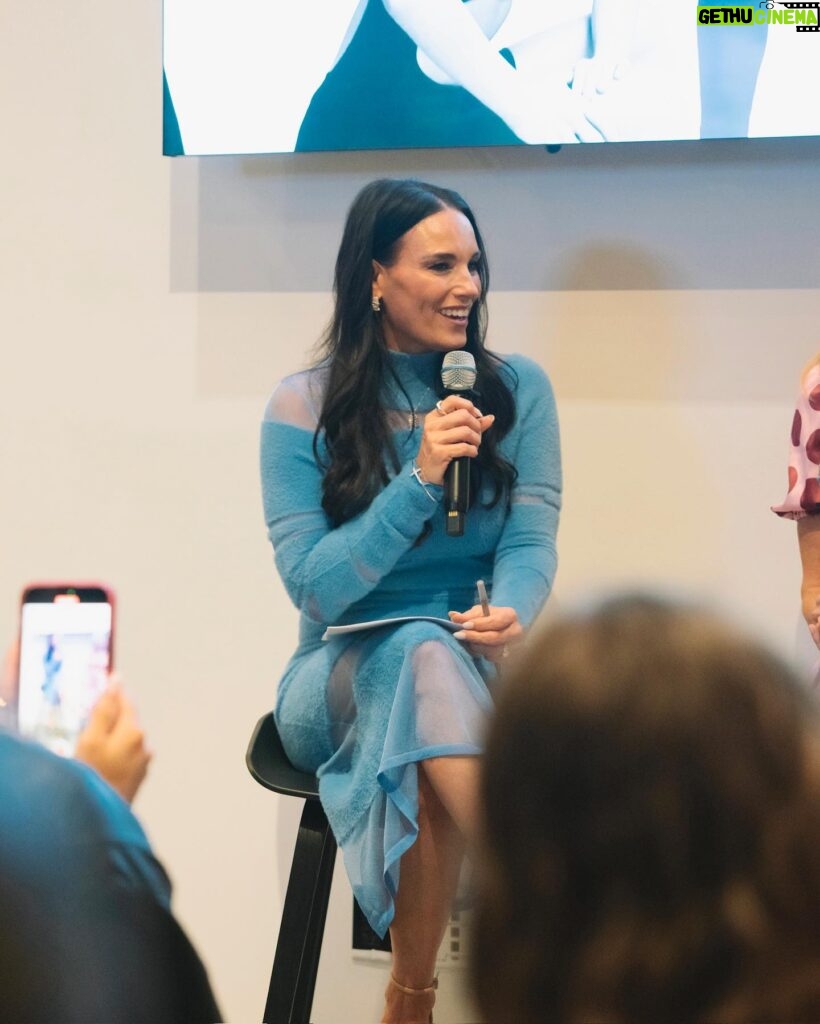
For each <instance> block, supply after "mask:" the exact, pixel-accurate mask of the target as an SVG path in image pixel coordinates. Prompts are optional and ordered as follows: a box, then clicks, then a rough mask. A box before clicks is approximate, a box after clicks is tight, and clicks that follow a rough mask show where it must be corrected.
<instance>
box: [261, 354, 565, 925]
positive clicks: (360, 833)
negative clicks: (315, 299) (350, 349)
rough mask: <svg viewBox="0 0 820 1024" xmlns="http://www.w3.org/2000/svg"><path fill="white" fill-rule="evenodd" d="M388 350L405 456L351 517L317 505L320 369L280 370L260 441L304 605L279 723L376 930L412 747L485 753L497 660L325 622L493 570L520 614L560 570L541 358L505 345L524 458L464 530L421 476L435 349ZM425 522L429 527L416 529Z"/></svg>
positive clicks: (471, 582) (265, 479)
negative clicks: (453, 533) (333, 519)
mask: <svg viewBox="0 0 820 1024" xmlns="http://www.w3.org/2000/svg"><path fill="white" fill-rule="evenodd" d="M390 359H391V365H392V367H393V369H394V371H395V374H396V376H397V378H398V380H399V381H400V382H401V385H402V386H401V387H399V386H398V384H397V382H396V381H395V380H390V381H388V382H386V383H385V392H384V401H385V406H386V407H387V408H388V409H389V417H390V421H391V425H392V427H393V429H394V431H395V434H394V437H395V441H396V448H397V451H398V454H399V457H400V459H401V461H402V467H401V469H400V471H399V472H398V473H396V474H395V476H393V477H392V478H391V480H390V482H389V483H388V484H387V486H386V487H384V489H383V490H382V491H381V492H380V493H379V494H378V495H377V496H376V498H374V500H373V501H372V503H371V504H370V506H369V507H368V508H367V509H366V510H365V511H364V512H362V513H360V514H359V515H357V516H356V517H355V518H354V519H351V520H350V521H348V522H346V523H344V524H343V525H342V526H340V527H338V528H336V529H332V528H331V526H330V524H329V522H328V519H327V517H326V515H325V513H324V511H323V510H322V506H321V497H322V495H321V485H322V473H321V469H320V467H319V466H318V465H317V462H316V459H315V458H314V453H313V433H314V429H315V427H316V423H317V420H318V415H319V411H320V409H321V404H322V395H323V389H324V387H325V382H326V379H327V370H326V368H324V367H322V366H319V367H315V368H313V369H310V370H306V371H303V372H302V373H298V374H294V375H293V376H291V377H287V378H286V379H285V380H283V381H282V382H281V384H279V386H278V387H277V388H276V390H275V391H274V393H273V396H272V397H271V400H270V402H269V403H268V407H267V410H266V414H265V420H264V422H263V424H262V446H261V471H262V491H263V499H264V507H265V518H266V521H267V526H268V535H269V537H270V540H271V542H272V544H273V548H274V552H275V559H276V566H277V568H278V570H279V573H280V575H281V577H282V580H283V582H284V584H285V587H286V588H287V591H288V594H289V595H290V597H291V598H292V600H293V601H294V603H295V604H296V606H297V608H299V610H300V612H301V619H300V629H299V646H298V648H297V650H296V653H295V654H294V655H293V657H292V658H291V660H290V662H289V663H288V666H287V668H286V670H285V674H284V675H283V677H282V679H281V682H280V684H279V689H278V695H277V701H276V708H275V716H276V721H277V723H278V726H279V730H280V732H281V734H282V740H283V742H284V745H285V749H286V751H287V754H288V757H290V759H291V761H292V762H293V763H294V764H295V765H296V766H297V767H299V768H302V769H304V770H306V771H315V772H316V773H317V775H318V776H319V794H320V798H321V800H322V804H323V806H324V808H325V811H326V812H327V816H328V819H329V821H330V824H331V827H332V829H333V832H334V834H335V836H336V839H337V841H338V843H339V846H340V848H341V850H342V852H343V855H344V860H345V866H346V868H347V873H348V876H349V878H350V882H351V885H352V887H353V891H354V894H355V896H356V899H357V900H358V902H359V905H360V906H361V908H362V910H363V912H364V914H365V915H366V917H367V919H368V920H369V922H370V924H371V926H372V927H373V928H374V930H375V931H376V932H378V933H379V934H380V935H383V934H384V933H385V931H386V930H387V928H388V926H389V924H390V922H391V920H392V918H393V912H394V904H393V901H394V898H395V895H396V892H397V890H398V884H399V859H400V858H401V856H402V854H403V853H404V852H405V851H406V850H407V849H408V848H409V847H410V846H411V845H412V843H413V842H414V840H415V838H416V835H417V833H418V775H417V768H418V762H419V761H422V760H424V759H425V758H429V757H436V756H440V755H447V754H451V755H452V754H467V755H475V754H479V753H480V752H481V750H482V740H483V733H484V728H485V723H486V719H487V715H488V713H489V711H490V710H491V708H492V696H491V690H492V687H493V685H494V680H495V675H496V673H495V669H494V667H493V666H491V665H490V664H489V663H487V662H485V661H484V660H483V659H475V658H473V657H471V655H470V654H469V653H468V651H467V650H466V648H465V646H464V645H463V644H462V643H461V642H459V641H458V640H455V639H454V638H453V636H452V634H451V633H449V632H448V631H447V630H445V629H444V628H443V627H441V626H438V625H436V624H435V623H430V622H410V623H405V624H402V625H398V626H390V627H381V628H379V629H374V630H369V631H366V632H358V633H348V634H343V635H340V636H336V637H334V638H333V639H331V640H329V641H323V640H322V639H321V637H322V634H323V632H324V630H325V627H326V626H328V625H331V624H346V623H352V622H360V621H366V620H371V619H378V618H387V617H391V616H398V615H434V616H438V617H441V618H446V617H447V612H448V611H451V610H454V611H466V610H467V609H468V608H470V607H472V605H473V604H474V603H475V602H476V596H475V581H476V580H477V579H484V580H485V581H486V582H487V583H488V584H489V585H490V586H491V596H490V600H491V602H492V603H493V604H495V605H499V606H511V607H513V608H515V610H516V611H517V613H518V617H519V619H520V621H521V623H522V624H523V625H524V626H525V627H526V626H528V625H529V624H530V623H531V622H532V620H533V618H534V617H535V616H536V614H537V613H538V611H539V609H540V608H541V606H542V605H543V603H544V601H545V600H546V598H547V595H548V594H549V591H550V588H551V586H552V581H553V577H554V575H555V567H556V551H555V536H556V531H557V527H558V513H559V508H560V498H561V468H560V458H559V443H558V424H557V419H556V414H555V401H554V398H553V395H552V390H551V388H550V385H549V382H548V380H547V378H546V376H545V374H544V373H543V371H542V370H541V369H540V368H539V367H538V366H537V365H536V364H535V363H533V362H532V361H531V360H529V359H525V358H524V357H521V356H513V357H510V358H508V359H507V360H506V362H507V367H505V368H503V369H502V372H503V373H504V374H505V376H506V379H507V380H508V383H509V384H510V387H511V388H512V390H513V394H514V396H515V403H516V416H517V418H516V422H515V425H514V426H513V428H512V430H511V431H510V433H509V434H508V435H507V436H506V437H505V438H504V440H503V442H502V443H501V449H502V452H503V454H504V456H505V457H506V458H507V459H508V460H509V461H510V462H512V463H513V465H515V466H516V468H517V469H518V480H517V482H516V485H515V487H514V489H513V493H512V501H511V505H510V507H509V509H507V508H506V507H505V506H504V503H503V502H499V503H498V504H497V505H496V506H495V507H494V508H485V507H483V506H482V503H481V502H478V503H476V504H475V505H474V507H473V508H472V509H471V510H470V513H469V515H468V519H467V528H466V531H465V535H464V536H463V537H458V538H453V537H448V536H446V533H445V524H444V512H443V504H442V496H443V488H441V487H438V486H435V485H428V486H427V488H426V490H425V489H424V488H423V487H422V486H421V485H420V484H419V483H418V481H417V480H416V479H415V478H414V477H413V476H412V475H411V470H412V466H413V460H414V457H415V456H416V454H417V452H418V447H419V443H420V440H421V418H422V417H423V416H424V415H425V414H426V413H427V412H429V411H430V410H431V409H432V408H433V406H434V405H435V403H436V401H437V399H438V398H439V392H440V370H441V360H442V355H441V353H424V354H421V355H407V354H404V353H393V352H391V353H390ZM511 370H512V371H514V372H511ZM405 392H406V395H405ZM407 397H409V399H410V408H408V401H407ZM414 421H415V424H416V426H415V427H414V426H413V423H414ZM490 429H492V428H490ZM320 451H321V449H320ZM428 520H429V522H430V525H431V527H432V532H431V533H430V534H429V535H428V536H427V537H426V538H424V539H423V540H422V541H421V542H420V543H417V541H418V540H419V537H420V535H421V534H422V531H423V530H424V527H425V524H426V523H427V522H428Z"/></svg>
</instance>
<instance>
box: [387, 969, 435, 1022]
mask: <svg viewBox="0 0 820 1024" xmlns="http://www.w3.org/2000/svg"><path fill="white" fill-rule="evenodd" d="M391 986H392V987H393V988H396V989H398V990H399V992H403V993H404V994H405V995H406V996H412V997H413V1000H414V1005H413V1009H414V1012H415V1010H416V1005H415V1001H416V1000H418V1013H419V1018H418V1021H415V1020H414V1021H413V1022H412V1024H433V1006H434V1005H435V1002H436V989H437V988H438V978H433V983H432V984H431V985H430V986H429V987H428V988H408V987H407V986H406V985H400V984H399V983H398V982H397V981H396V979H395V978H394V977H393V975H392V974H391V975H390V981H389V982H388V985H387V987H388V990H389V989H390V987H391ZM383 1024H385V1022H383Z"/></svg>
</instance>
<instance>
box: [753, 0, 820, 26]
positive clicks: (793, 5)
mask: <svg viewBox="0 0 820 1024" xmlns="http://www.w3.org/2000/svg"><path fill="white" fill-rule="evenodd" d="M778 4H779V6H780V7H787V8H788V9H789V10H790V11H806V10H813V11H814V13H815V14H816V15H817V22H818V24H817V25H795V26H794V27H795V28H796V29H797V31H798V32H817V31H820V0H814V2H813V3H812V2H810V3H802V2H792V0H789V2H787V3H784V2H783V0H778ZM766 6H767V7H768V4H767V5H766ZM772 6H774V4H772Z"/></svg>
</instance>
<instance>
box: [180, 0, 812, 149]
mask: <svg viewBox="0 0 820 1024" xmlns="http://www.w3.org/2000/svg"><path fill="white" fill-rule="evenodd" d="M818 16H820V0H817V2H816V3H807V2H799V3H798V2H793V3H783V2H775V0H761V2H758V3H755V4H754V5H748V6H738V7H726V6H719V5H718V4H716V3H708V4H701V5H699V4H698V3H697V0H694V2H693V0H663V2H661V3H649V2H648V0H563V2H561V0H558V2H553V0H438V2H436V3H431V2H428V0H299V3H293V2H292V0H287V2H286V0H165V3H164V9H163V65H164V132H163V151H164V152H165V153H166V154H167V155H170V156H176V155H183V154H190V155H198V154H219V153H237V154H240V153H288V152H296V151H311V150H355V149H401V148H416V147H442V146H509V145H525V144H537V145H563V144H571V143H581V142H625V141H649V140H672V139H698V138H746V137H752V136H766V137H771V136H799V135H820V101H818V96H820V32H818V31H817V28H818Z"/></svg>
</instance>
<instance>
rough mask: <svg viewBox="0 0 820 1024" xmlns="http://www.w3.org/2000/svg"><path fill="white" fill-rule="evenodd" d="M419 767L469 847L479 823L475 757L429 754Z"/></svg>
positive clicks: (476, 760)
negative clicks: (429, 756) (433, 755)
mask: <svg viewBox="0 0 820 1024" xmlns="http://www.w3.org/2000/svg"><path fill="white" fill-rule="evenodd" d="M420 767H423V769H424V771H425V772H426V773H427V778H428V779H429V780H430V784H431V785H432V787H433V789H434V790H435V791H436V795H437V796H438V798H439V800H440V801H441V802H442V803H443V804H444V806H445V807H446V808H447V810H448V811H449V813H450V817H451V818H452V819H453V821H454V822H455V823H456V826H457V827H458V830H459V832H461V834H462V836H463V837H464V839H465V841H466V843H467V846H468V847H471V846H472V845H473V843H474V842H475V839H476V829H477V822H478V758H476V757H431V758H430V759H429V760H428V761H422V763H421V766H420Z"/></svg>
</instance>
